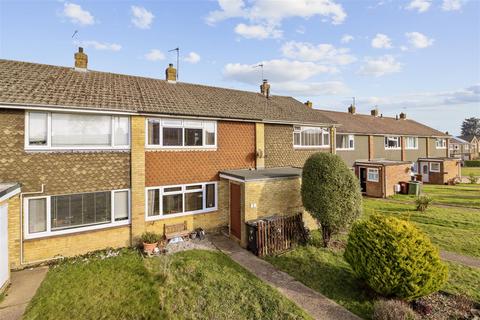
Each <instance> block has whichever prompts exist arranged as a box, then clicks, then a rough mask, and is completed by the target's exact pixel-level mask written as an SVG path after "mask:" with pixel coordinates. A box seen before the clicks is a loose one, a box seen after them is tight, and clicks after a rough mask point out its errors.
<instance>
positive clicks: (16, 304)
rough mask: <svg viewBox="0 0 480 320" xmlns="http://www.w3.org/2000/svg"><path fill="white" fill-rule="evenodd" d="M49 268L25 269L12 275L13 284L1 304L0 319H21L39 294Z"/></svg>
mask: <svg viewBox="0 0 480 320" xmlns="http://www.w3.org/2000/svg"><path fill="white" fill-rule="evenodd" d="M47 271H48V267H40V268H35V269H25V270H22V271H15V272H12V274H11V284H10V287H9V288H8V290H7V295H6V297H5V299H4V300H3V301H2V303H0V319H2V320H17V319H21V318H22V315H23V313H24V312H25V308H26V307H27V305H28V303H29V302H30V300H31V299H32V298H33V296H34V295H35V293H36V292H37V289H38V287H40V284H41V283H42V281H43V279H45V276H46V274H47Z"/></svg>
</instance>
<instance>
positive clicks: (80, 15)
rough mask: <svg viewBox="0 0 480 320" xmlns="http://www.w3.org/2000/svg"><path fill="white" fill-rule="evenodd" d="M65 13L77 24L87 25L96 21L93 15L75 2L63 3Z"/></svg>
mask: <svg viewBox="0 0 480 320" xmlns="http://www.w3.org/2000/svg"><path fill="white" fill-rule="evenodd" d="M63 15H64V16H65V17H67V18H69V19H70V21H71V22H72V23H75V24H79V25H84V26H86V25H92V24H94V23H95V18H94V17H93V15H92V14H91V13H90V12H88V11H87V10H83V9H82V7H81V6H80V5H78V4H75V3H70V2H65V3H64V5H63Z"/></svg>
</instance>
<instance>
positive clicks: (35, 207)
mask: <svg viewBox="0 0 480 320" xmlns="http://www.w3.org/2000/svg"><path fill="white" fill-rule="evenodd" d="M46 230H47V199H45V198H43V199H31V200H28V232H29V233H35V232H42V231H46Z"/></svg>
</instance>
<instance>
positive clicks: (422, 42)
mask: <svg viewBox="0 0 480 320" xmlns="http://www.w3.org/2000/svg"><path fill="white" fill-rule="evenodd" d="M405 36H406V37H407V40H408V42H409V43H410V44H411V45H412V46H413V47H414V48H417V49H423V48H427V47H430V46H431V45H433V42H434V41H435V40H434V39H431V38H428V37H427V36H426V35H424V34H423V33H420V32H407V33H405Z"/></svg>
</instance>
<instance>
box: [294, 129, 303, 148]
mask: <svg viewBox="0 0 480 320" xmlns="http://www.w3.org/2000/svg"><path fill="white" fill-rule="evenodd" d="M300 143H301V142H300V132H294V133H293V145H295V146H299V145H300Z"/></svg>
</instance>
